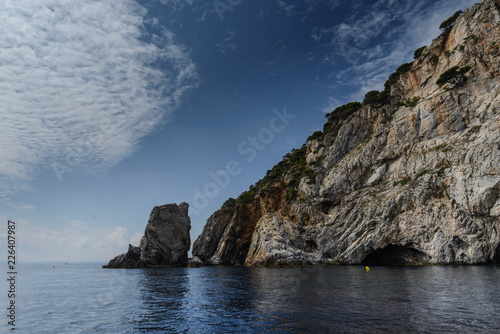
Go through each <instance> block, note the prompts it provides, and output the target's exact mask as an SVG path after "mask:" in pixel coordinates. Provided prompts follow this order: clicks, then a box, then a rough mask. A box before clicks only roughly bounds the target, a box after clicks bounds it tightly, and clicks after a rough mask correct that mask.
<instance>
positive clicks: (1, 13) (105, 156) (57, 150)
mask: <svg viewBox="0 0 500 334" xmlns="http://www.w3.org/2000/svg"><path fill="white" fill-rule="evenodd" d="M145 15H146V10H145V9H144V8H143V7H141V6H140V5H138V4H137V3H136V2H134V1H132V0H122V1H112V0H99V1H98V0H87V1H72V0H46V1H43V2H40V1H36V0H4V1H3V2H2V4H0V30H1V31H2V34H0V58H1V59H2V62H1V63H0V91H1V94H0V105H1V108H0V120H1V121H0V143H2V144H1V146H0V156H1V159H0V186H1V187H2V188H1V189H2V190H1V191H0V192H1V194H0V196H2V195H3V196H5V195H6V194H9V193H13V192H17V191H21V190H26V189H28V188H29V186H28V184H29V180H30V179H32V178H33V176H34V175H35V174H36V172H37V170H39V169H40V168H47V167H48V166H51V165H52V166H53V167H54V168H55V169H56V170H57V169H59V170H60V171H65V170H74V169H78V170H95V169H102V168H108V167H110V166H113V165H115V164H117V163H118V162H120V161H121V160H122V159H124V158H125V157H127V156H128V155H130V154H131V153H132V152H133V151H134V149H135V148H136V146H137V143H138V141H139V140H140V139H141V138H142V137H143V136H145V135H147V134H148V133H150V132H151V131H152V130H153V129H154V128H155V127H156V126H157V125H158V124H159V123H160V122H162V121H165V120H168V116H169V115H170V113H171V112H172V111H173V110H174V109H175V108H177V107H178V106H179V105H180V103H181V102H182V101H183V98H185V95H186V92H187V91H188V90H189V89H191V88H193V87H196V86H197V80H198V76H197V69H196V66H195V65H194V63H193V62H192V60H191V57H190V53H189V50H188V49H187V48H186V47H184V46H182V45H178V44H176V42H175V36H174V35H173V34H172V33H171V32H169V31H168V30H166V29H163V34H162V35H161V36H157V35H149V34H148V33H147V32H146V27H145V20H144V17H145Z"/></svg>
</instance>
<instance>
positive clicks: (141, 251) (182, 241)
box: [105, 203, 191, 268]
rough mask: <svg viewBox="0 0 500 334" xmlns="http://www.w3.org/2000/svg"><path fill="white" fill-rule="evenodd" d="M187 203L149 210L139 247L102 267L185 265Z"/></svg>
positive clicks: (132, 247)
mask: <svg viewBox="0 0 500 334" xmlns="http://www.w3.org/2000/svg"><path fill="white" fill-rule="evenodd" d="M188 209H189V205H188V204H187V203H181V204H179V205H177V204H166V205H162V206H156V207H154V208H153V210H152V211H151V214H150V216H149V221H148V223H147V225H146V229H145V231H144V236H143V237H142V239H141V242H140V244H139V247H134V246H132V245H129V249H128V252H127V253H124V254H121V255H118V256H117V257H115V258H113V259H112V260H111V261H109V263H108V265H107V266H105V268H145V267H170V266H185V265H187V261H188V251H189V248H190V247H191V239H190V236H189V231H190V230H191V220H190V219H189V216H188Z"/></svg>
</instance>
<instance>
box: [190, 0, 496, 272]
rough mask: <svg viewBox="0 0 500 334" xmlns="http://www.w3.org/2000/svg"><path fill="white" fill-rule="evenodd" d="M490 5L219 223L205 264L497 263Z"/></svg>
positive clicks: (200, 245)
mask: <svg viewBox="0 0 500 334" xmlns="http://www.w3.org/2000/svg"><path fill="white" fill-rule="evenodd" d="M499 10H500V0H483V1H482V2H481V3H480V4H476V5H475V6H473V7H472V8H471V9H469V10H466V11H465V12H464V13H463V14H462V15H460V16H458V15H457V17H458V18H456V20H455V18H454V19H453V20H451V23H450V22H448V23H449V24H447V25H444V27H443V33H442V34H441V35H440V36H439V37H438V38H436V39H435V40H434V41H433V42H432V44H431V45H430V46H428V47H425V48H422V49H420V50H417V51H418V52H416V53H415V58H416V59H415V61H414V62H413V63H409V64H404V65H402V66H401V67H400V68H398V70H397V71H396V72H395V73H393V75H391V76H390V77H389V80H388V81H387V82H386V85H385V90H384V91H382V92H375V91H374V92H370V93H368V94H367V96H366V97H365V101H363V103H362V104H361V103H350V104H347V105H345V106H342V107H339V108H337V109H336V110H334V111H333V112H332V113H330V114H328V115H327V117H328V120H327V123H326V124H325V126H324V129H323V131H322V132H316V133H314V134H313V135H312V136H311V137H310V138H309V139H308V141H307V143H306V144H305V145H304V146H303V147H302V148H301V149H299V150H295V151H293V152H291V153H290V154H288V155H287V156H285V157H284V159H283V161H282V162H280V163H279V164H278V165H276V166H274V167H273V169H272V170H270V171H268V173H267V175H266V177H265V178H264V179H263V180H261V181H259V182H258V183H257V184H256V185H255V186H254V187H253V188H251V189H250V190H249V191H247V192H245V193H244V194H242V195H241V196H240V197H239V198H238V199H237V200H232V199H230V200H228V201H227V202H226V203H225V204H224V205H223V207H222V208H221V209H220V210H219V211H217V212H215V213H214V214H213V215H212V216H211V217H210V218H209V219H208V221H207V224H206V226H205V228H204V230H203V232H202V234H201V235H200V236H199V237H198V239H197V240H196V241H195V243H194V245H193V255H194V256H196V257H199V258H200V259H201V260H202V261H203V262H204V263H205V264H229V265H235V264H240V265H267V266H290V265H309V264H357V263H367V264H476V263H495V264H499V263H500V98H499V92H500V77H499V73H500V71H499V70H500V66H499V65H500V62H499V58H498V57H499V54H500V52H499V45H500V31H499V30H500V12H499Z"/></svg>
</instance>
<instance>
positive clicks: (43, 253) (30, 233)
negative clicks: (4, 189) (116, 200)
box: [0, 219, 142, 261]
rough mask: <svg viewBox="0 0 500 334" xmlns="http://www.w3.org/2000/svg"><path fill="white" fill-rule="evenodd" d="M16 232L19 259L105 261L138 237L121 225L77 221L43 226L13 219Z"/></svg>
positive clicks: (135, 242)
mask: <svg viewBox="0 0 500 334" xmlns="http://www.w3.org/2000/svg"><path fill="white" fill-rule="evenodd" d="M4 221H6V220H5V219H4ZM16 233H17V236H18V238H17V239H18V248H19V249H20V250H22V254H23V261H107V260H110V259H111V258H113V257H114V256H116V255H119V254H121V253H124V252H126V251H127V249H128V245H129V244H132V245H134V246H138V245H139V241H140V239H141V237H142V233H139V232H135V233H131V232H130V231H129V230H128V229H127V228H126V227H123V226H115V227H97V228H96V227H91V226H90V225H88V224H87V223H86V222H82V221H79V220H66V221H65V222H64V224H63V225H61V226H59V227H58V228H47V227H45V226H42V225H40V224H38V223H33V222H31V221H28V220H22V219H17V220H16ZM1 238H2V236H1V235H0V239H1Z"/></svg>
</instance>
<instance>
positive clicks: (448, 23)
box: [439, 10, 463, 32]
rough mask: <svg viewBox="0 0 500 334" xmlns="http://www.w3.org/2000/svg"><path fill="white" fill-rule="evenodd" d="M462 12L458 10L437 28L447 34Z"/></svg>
mask: <svg viewBox="0 0 500 334" xmlns="http://www.w3.org/2000/svg"><path fill="white" fill-rule="evenodd" d="M462 13H463V12H462V11H461V10H459V11H457V12H455V14H453V15H452V16H450V17H449V18H447V19H446V20H444V21H443V22H442V23H441V25H440V26H439V29H441V30H442V31H443V32H449V31H450V30H451V28H453V26H454V25H455V21H456V20H457V19H458V17H459V16H460V15H462Z"/></svg>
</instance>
